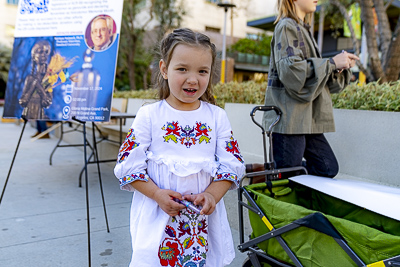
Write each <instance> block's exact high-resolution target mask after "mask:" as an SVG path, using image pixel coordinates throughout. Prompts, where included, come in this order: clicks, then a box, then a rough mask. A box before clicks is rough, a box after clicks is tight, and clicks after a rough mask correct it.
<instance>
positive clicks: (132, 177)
mask: <svg viewBox="0 0 400 267" xmlns="http://www.w3.org/2000/svg"><path fill="white" fill-rule="evenodd" d="M136 180H141V181H145V182H147V181H149V176H148V175H147V174H146V173H133V174H130V175H125V176H124V177H122V178H121V179H119V184H120V185H121V186H123V185H126V184H129V183H132V182H133V181H136Z"/></svg>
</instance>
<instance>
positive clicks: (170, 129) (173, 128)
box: [165, 121, 181, 136]
mask: <svg viewBox="0 0 400 267" xmlns="http://www.w3.org/2000/svg"><path fill="white" fill-rule="evenodd" d="M180 129H181V128H180V127H179V126H178V122H174V121H173V122H172V123H171V122H168V124H167V127H166V129H165V130H166V131H167V133H166V134H165V135H170V134H174V135H177V136H181V134H180V133H179V130H180Z"/></svg>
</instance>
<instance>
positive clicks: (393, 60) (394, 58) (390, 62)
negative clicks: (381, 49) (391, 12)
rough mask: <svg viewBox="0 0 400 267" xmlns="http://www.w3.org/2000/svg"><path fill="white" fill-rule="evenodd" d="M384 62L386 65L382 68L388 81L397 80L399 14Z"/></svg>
mask: <svg viewBox="0 0 400 267" xmlns="http://www.w3.org/2000/svg"><path fill="white" fill-rule="evenodd" d="M385 62H386V63H387V65H385V66H384V69H385V72H386V76H387V79H388V81H397V80H398V79H399V74H400V16H399V19H398V20H397V25H396V29H395V30H394V32H393V38H392V41H391V43H390V45H389V49H388V53H387V56H386V61H385Z"/></svg>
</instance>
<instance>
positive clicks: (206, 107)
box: [114, 100, 244, 267]
mask: <svg viewBox="0 0 400 267" xmlns="http://www.w3.org/2000/svg"><path fill="white" fill-rule="evenodd" d="M114 173H115V175H116V177H117V178H119V180H120V185H121V189H123V190H129V191H134V189H133V187H132V186H131V185H130V184H129V183H130V182H132V181H135V180H143V181H148V179H152V180H153V181H154V183H156V184H157V185H158V186H159V187H160V188H163V189H171V190H174V191H177V192H179V193H181V194H182V195H185V194H191V193H193V194H197V193H201V192H203V191H204V190H205V189H206V188H207V187H208V185H209V184H210V183H211V182H212V181H213V180H229V181H233V182H234V183H233V184H232V187H231V189H234V188H236V187H237V185H238V183H239V180H240V178H241V177H242V176H243V174H244V164H243V160H242V157H241V155H240V152H239V149H238V146H237V142H236V140H235V139H234V138H233V136H232V130H231V126H230V123H229V120H228V117H227V115H226V113H225V111H224V110H223V109H221V108H219V107H217V106H214V105H211V104H209V103H206V102H201V105H200V107H199V108H198V109H197V110H193V111H180V110H176V109H174V108H172V107H171V106H170V105H169V104H168V103H167V102H166V101H165V100H162V101H159V102H157V103H154V104H150V105H146V106H143V107H141V108H140V110H139V111H138V113H137V116H136V118H135V120H134V122H133V124H132V127H131V130H130V132H129V133H128V135H127V138H126V140H125V142H124V144H123V145H122V146H121V149H120V152H119V155H118V162H117V165H116V166H115V169H114ZM130 231H131V237H132V249H133V253H132V259H131V264H130V267H133V266H140V267H147V266H148V267H156V266H174V267H175V266H181V267H193V266H201V267H203V266H207V267H220V266H225V265H228V264H229V263H230V262H231V261H232V260H233V258H234V256H235V252H234V247H233V240H232V235H231V231H230V226H229V224H228V219H227V214H226V210H225V205H224V203H223V200H222V199H221V201H220V202H219V203H218V204H217V206H216V209H215V211H214V212H213V213H212V214H211V215H209V216H206V215H198V214H196V213H194V212H192V211H190V210H189V209H185V210H182V211H181V213H180V215H179V216H174V217H170V216H169V215H168V214H166V213H165V212H164V211H163V210H162V209H161V208H160V207H159V206H158V204H157V203H156V202H155V201H154V200H152V199H150V198H148V197H146V196H144V195H143V194H141V193H140V192H138V191H135V192H134V195H133V199H132V205H131V214H130Z"/></svg>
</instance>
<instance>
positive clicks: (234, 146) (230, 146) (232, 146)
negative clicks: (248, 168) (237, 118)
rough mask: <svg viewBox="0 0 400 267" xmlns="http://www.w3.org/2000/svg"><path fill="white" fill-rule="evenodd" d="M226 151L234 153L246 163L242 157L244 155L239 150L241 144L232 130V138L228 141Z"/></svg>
mask: <svg viewBox="0 0 400 267" xmlns="http://www.w3.org/2000/svg"><path fill="white" fill-rule="evenodd" d="M225 149H226V151H228V152H230V153H232V155H234V156H235V158H237V159H238V160H239V161H240V162H241V163H244V160H243V158H242V155H241V154H240V151H239V145H238V142H237V140H236V139H235V138H234V137H233V132H231V138H230V141H226V147H225Z"/></svg>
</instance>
